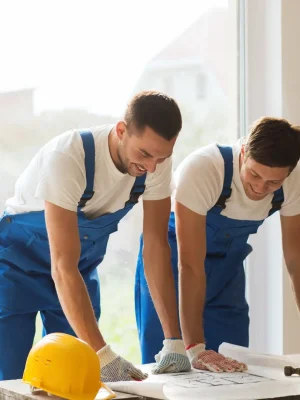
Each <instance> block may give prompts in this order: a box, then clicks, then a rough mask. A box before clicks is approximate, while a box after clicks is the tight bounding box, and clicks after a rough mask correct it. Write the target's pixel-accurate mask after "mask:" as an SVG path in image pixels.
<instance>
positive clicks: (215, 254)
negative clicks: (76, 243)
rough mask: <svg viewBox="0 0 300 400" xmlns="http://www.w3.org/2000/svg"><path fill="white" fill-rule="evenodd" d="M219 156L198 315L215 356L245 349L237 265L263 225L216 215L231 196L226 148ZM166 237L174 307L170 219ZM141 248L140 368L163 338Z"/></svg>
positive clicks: (278, 198) (277, 197) (276, 200)
mask: <svg viewBox="0 0 300 400" xmlns="http://www.w3.org/2000/svg"><path fill="white" fill-rule="evenodd" d="M219 150H220V152H221V154H222V156H223V159H224V164H225V174H224V182H223V189H222V193H221V196H220V198H219V199H218V201H217V203H216V205H215V206H214V207H213V208H212V209H210V210H209V212H208V213H207V219H206V240H207V252H206V259H205V273H206V300H205V307H204V315H203V324H204V333H205V339H206V348H207V349H212V350H215V351H218V347H219V345H220V344H221V343H222V342H229V343H233V344H237V345H241V346H246V347H247V346H248V344H249V316H248V304H247V301H246V298H245V272H244V266H243V261H244V260H245V258H246V257H247V256H248V254H249V253H250V252H251V251H252V248H251V246H250V245H249V244H248V243H247V240H248V237H249V235H250V234H253V233H256V232H257V230H258V227H259V226H260V225H261V224H262V223H263V220H261V221H244V220H236V219H231V218H228V217H225V216H223V215H221V212H222V210H223V209H224V208H225V207H226V204H225V203H226V200H227V199H228V198H229V197H230V195H231V182H232V176H233V155H232V148H231V147H221V146H219ZM283 200H284V197H283V190H282V188H280V189H278V190H277V191H276V192H275V193H274V196H273V201H272V208H271V209H270V212H269V215H271V214H273V212H275V211H277V210H279V209H280V207H281V204H282V202H283ZM168 236H169V243H170V246H171V251H172V269H173V274H174V278H175V284H176V290H177V301H178V268H177V264H178V258H177V243H176V233H175V217H174V213H171V216H170V220H169V232H168ZM142 246H143V238H141V243H140V253H139V257H138V262H137V271H136V281H135V310H136V321H137V327H138V334H139V340H140V346H141V351H142V362H143V363H150V362H153V361H154V355H155V354H157V353H158V352H159V351H160V350H161V346H162V341H163V339H164V335H163V331H162V328H161V325H160V322H159V319H158V316H157V314H156V311H155V308H154V306H153V302H152V300H151V297H150V293H149V290H148V286H147V283H146V279H145V275H144V266H143V259H142ZM199 268H200V266H199ZM199 318H200V316H199Z"/></svg>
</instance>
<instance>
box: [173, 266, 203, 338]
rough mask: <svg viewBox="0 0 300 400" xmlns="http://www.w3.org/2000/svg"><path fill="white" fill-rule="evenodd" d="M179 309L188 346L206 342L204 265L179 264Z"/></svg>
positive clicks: (183, 333)
mask: <svg viewBox="0 0 300 400" xmlns="http://www.w3.org/2000/svg"><path fill="white" fill-rule="evenodd" d="M179 293H180V295H179V299H180V304H179V310H180V323H181V329H182V335H183V340H184V343H185V345H186V346H189V345H191V344H195V343H204V342H205V338H204V331H203V310H204V302H205V294H206V276H205V269H204V265H203V267H201V266H199V265H198V266H196V267H195V266H194V267H192V266H191V265H189V264H188V263H184V262H182V263H181V265H180V266H179Z"/></svg>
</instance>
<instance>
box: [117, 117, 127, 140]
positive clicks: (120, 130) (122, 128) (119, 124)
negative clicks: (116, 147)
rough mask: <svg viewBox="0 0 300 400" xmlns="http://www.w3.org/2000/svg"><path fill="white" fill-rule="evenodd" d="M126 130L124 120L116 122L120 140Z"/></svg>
mask: <svg viewBox="0 0 300 400" xmlns="http://www.w3.org/2000/svg"><path fill="white" fill-rule="evenodd" d="M125 132H126V124H125V122H124V121H118V122H117V124H116V133H117V136H118V139H119V140H122V139H123V137H124V134H125Z"/></svg>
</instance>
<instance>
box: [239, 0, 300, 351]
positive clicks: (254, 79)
mask: <svg viewBox="0 0 300 400" xmlns="http://www.w3.org/2000/svg"><path fill="white" fill-rule="evenodd" d="M240 3H241V11H242V10H243V9H244V14H243V15H244V22H245V23H244V27H245V31H244V33H245V36H244V40H245V42H244V44H245V45H244V51H245V57H244V67H243V71H244V72H245V76H244V77H245V79H244V83H245V86H244V93H245V97H244V100H245V101H244V103H243V100H241V101H240V106H241V108H240V116H241V120H242V123H241V130H243V123H245V125H244V130H247V129H248V127H249V126H250V124H251V123H252V122H253V121H255V120H256V119H257V118H259V117H261V116H274V117H283V118H287V119H288V120H289V121H290V122H292V123H294V124H298V125H300V113H299V104H300V103H299V97H300V95H299V94H300V74H299V71H300V56H299V45H298V43H297V41H298V39H297V38H299V37H300V24H299V21H298V18H297V16H299V15H300V2H299V1H298V0H289V1H286V0H241V1H240ZM241 14H242V13H241ZM241 21H243V16H241ZM241 44H242V43H241ZM240 47H242V46H240ZM241 54H243V53H241ZM242 77H243V75H241V78H242ZM242 85H243V80H242ZM241 88H242V89H243V86H241ZM243 113H244V114H243ZM243 121H244V122H243ZM299 184H300V183H299ZM250 243H251V244H252V245H253V248H254V251H253V253H252V254H251V255H250V256H249V257H248V259H247V262H246V273H247V294H248V300H249V304H250V321H251V322H250V347H251V348H252V349H253V350H255V351H261V352H270V353H277V354H290V353H300V340H299V333H300V318H299V312H298V310H297V307H296V304H295V300H294V296H293V294H292V289H291V285H290V281H289V277H288V275H287V272H286V268H285V266H284V260H283V253H282V245H281V229H280V217H279V215H278V213H276V214H275V215H274V216H272V217H271V218H269V219H268V220H267V221H266V222H265V223H264V225H263V226H262V227H261V228H260V229H259V232H258V234H257V235H255V236H253V238H251V239H250ZM299 245H300V244H299Z"/></svg>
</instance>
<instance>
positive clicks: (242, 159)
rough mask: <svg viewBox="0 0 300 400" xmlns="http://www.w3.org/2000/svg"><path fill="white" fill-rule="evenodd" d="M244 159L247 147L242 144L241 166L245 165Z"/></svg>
mask: <svg viewBox="0 0 300 400" xmlns="http://www.w3.org/2000/svg"><path fill="white" fill-rule="evenodd" d="M244 159H245V145H244V144H242V147H241V164H243V162H244Z"/></svg>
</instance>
